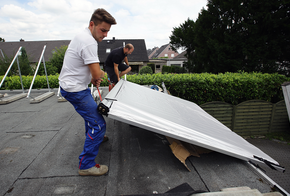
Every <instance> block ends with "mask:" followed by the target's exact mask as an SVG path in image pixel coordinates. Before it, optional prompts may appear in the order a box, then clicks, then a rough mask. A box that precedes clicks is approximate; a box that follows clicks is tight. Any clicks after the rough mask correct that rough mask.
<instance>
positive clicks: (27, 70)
mask: <svg viewBox="0 0 290 196" xmlns="http://www.w3.org/2000/svg"><path fill="white" fill-rule="evenodd" d="M18 60H19V67H20V72H21V75H25V76H26V75H32V74H33V71H32V69H31V66H30V62H29V59H28V56H27V53H26V50H25V48H24V47H22V48H21V55H20V56H19V57H18ZM13 66H14V65H13Z"/></svg>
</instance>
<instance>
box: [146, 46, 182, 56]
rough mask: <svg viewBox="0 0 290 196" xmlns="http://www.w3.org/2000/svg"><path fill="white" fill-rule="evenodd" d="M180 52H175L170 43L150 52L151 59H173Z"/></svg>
mask: <svg viewBox="0 0 290 196" xmlns="http://www.w3.org/2000/svg"><path fill="white" fill-rule="evenodd" d="M178 54H179V53H178V52H175V51H173V50H172V49H171V47H170V44H165V45H163V46H161V47H160V48H153V49H152V52H151V54H150V58H149V56H148V58H149V59H159V58H165V59H173V58H174V57H176V56H177V55H178Z"/></svg>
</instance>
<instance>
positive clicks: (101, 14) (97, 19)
mask: <svg viewBox="0 0 290 196" xmlns="http://www.w3.org/2000/svg"><path fill="white" fill-rule="evenodd" d="M90 21H93V22H94V24H95V25H96V26H97V25H98V24H100V23H102V22H106V23H109V24H110V25H114V24H117V22H116V20H115V18H114V17H113V16H112V15H111V14H110V13H109V12H107V11H106V10H105V9H103V8H98V9H96V10H95V11H94V13H93V14H92V17H91V20H90Z"/></svg>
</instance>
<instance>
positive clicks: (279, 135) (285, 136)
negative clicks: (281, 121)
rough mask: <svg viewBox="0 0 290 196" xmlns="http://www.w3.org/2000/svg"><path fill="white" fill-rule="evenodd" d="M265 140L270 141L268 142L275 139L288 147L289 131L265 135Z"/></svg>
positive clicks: (289, 140)
mask: <svg viewBox="0 0 290 196" xmlns="http://www.w3.org/2000/svg"><path fill="white" fill-rule="evenodd" d="M265 138H267V139H270V140H273V139H275V140H279V141H283V142H287V144H289V145H290V130H289V131H288V132H273V133H268V134H266V135H265Z"/></svg>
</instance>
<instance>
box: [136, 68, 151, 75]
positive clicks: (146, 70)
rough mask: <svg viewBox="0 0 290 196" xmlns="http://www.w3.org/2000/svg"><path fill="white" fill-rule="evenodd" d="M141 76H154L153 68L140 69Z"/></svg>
mask: <svg viewBox="0 0 290 196" xmlns="http://www.w3.org/2000/svg"><path fill="white" fill-rule="evenodd" d="M139 74H141V75H142V74H153V71H152V69H151V67H149V66H144V67H142V68H141V69H140V71H139Z"/></svg>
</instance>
